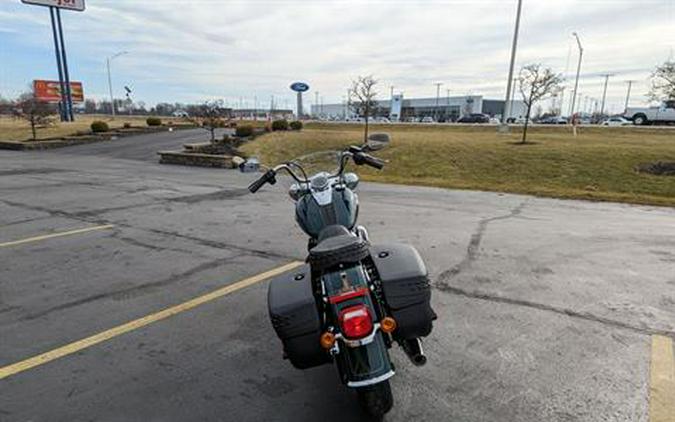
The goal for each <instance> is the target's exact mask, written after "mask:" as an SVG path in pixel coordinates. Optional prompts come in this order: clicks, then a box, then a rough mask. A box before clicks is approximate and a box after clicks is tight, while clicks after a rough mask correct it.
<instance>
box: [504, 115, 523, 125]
mask: <svg viewBox="0 0 675 422" xmlns="http://www.w3.org/2000/svg"><path fill="white" fill-rule="evenodd" d="M506 123H511V124H515V125H524V124H525V118H524V117H523V116H518V117H509V118H508V119H506Z"/></svg>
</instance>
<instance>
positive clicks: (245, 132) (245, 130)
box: [234, 125, 253, 138]
mask: <svg viewBox="0 0 675 422" xmlns="http://www.w3.org/2000/svg"><path fill="white" fill-rule="evenodd" d="M234 134H235V135H237V136H238V137H240V138H245V137H247V136H251V135H253V126H251V125H239V126H237V129H236V130H235V132H234Z"/></svg>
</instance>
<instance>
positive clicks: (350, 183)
mask: <svg viewBox="0 0 675 422" xmlns="http://www.w3.org/2000/svg"><path fill="white" fill-rule="evenodd" d="M342 179H343V180H344V182H345V185H346V186H347V188H349V189H350V190H354V189H356V187H357V186H358V185H359V176H357V175H356V173H345V174H344V176H342Z"/></svg>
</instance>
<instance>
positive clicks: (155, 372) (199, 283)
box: [0, 131, 675, 422]
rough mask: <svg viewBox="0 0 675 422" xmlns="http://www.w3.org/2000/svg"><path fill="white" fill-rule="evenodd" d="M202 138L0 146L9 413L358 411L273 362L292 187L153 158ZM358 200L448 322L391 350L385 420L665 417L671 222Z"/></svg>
mask: <svg viewBox="0 0 675 422" xmlns="http://www.w3.org/2000/svg"><path fill="white" fill-rule="evenodd" d="M202 134H203V132H200V131H181V132H173V133H169V134H156V135H146V136H141V137H134V138H125V139H120V140H118V141H114V143H113V142H109V143H102V144H95V145H83V146H76V147H71V148H68V149H62V150H59V151H51V152H9V151H0V378H1V379H0V420H1V421H3V422H4V421H80V420H96V421H130V420H144V421H186V420H208V421H235V420H236V421H260V420H271V421H277V420H279V421H286V420H294V421H299V420H302V421H304V420H307V421H316V420H323V421H358V420H365V418H364V416H363V415H362V414H361V412H360V411H359V409H358V406H357V405H356V401H355V400H354V397H353V395H352V394H351V392H350V391H348V390H346V389H345V388H343V387H342V386H340V385H339V383H338V381H337V377H336V375H335V372H334V369H333V368H331V367H322V368H317V369H313V370H309V371H299V370H295V369H294V368H292V367H291V365H290V364H289V363H288V362H286V361H284V360H282V358H281V351H280V344H279V342H278V340H277V339H276V337H275V335H274V332H273V330H272V328H271V326H270V324H269V321H268V317H267V308H266V289H267V283H266V281H264V280H259V279H255V278H254V279H251V277H256V276H257V275H258V274H260V273H263V272H266V271H270V270H274V269H275V268H278V267H281V266H283V265H286V264H288V263H292V262H295V261H298V260H302V259H304V251H305V246H306V239H305V238H304V236H303V235H302V233H301V231H300V229H299V228H297V227H296V226H295V223H294V221H293V209H292V203H291V201H290V199H288V196H287V195H286V192H285V191H284V189H283V187H281V186H279V185H277V186H276V187H265V188H264V189H263V190H262V191H261V192H260V193H259V194H257V195H250V194H248V192H247V191H246V189H245V187H246V186H247V184H248V182H250V181H251V179H252V178H253V176H252V175H244V174H240V173H238V172H235V171H225V170H212V169H201V168H187V167H177V166H162V165H159V164H157V163H156V157H155V154H154V151H156V150H158V149H165V148H169V147H172V146H178V145H180V144H181V143H183V142H186V141H189V140H192V138H198V139H199V138H200V136H201V135H202ZM282 184H283V183H280V185H282ZM360 200H361V212H360V219H361V223H362V224H364V225H366V226H367V227H368V228H369V230H370V234H371V238H372V239H373V240H374V241H402V242H408V243H411V244H413V245H414V246H416V247H417V248H418V249H419V250H420V252H421V253H422V255H423V256H424V258H425V259H426V261H427V264H428V266H429V268H430V272H431V275H432V279H433V283H434V287H435V289H434V293H433V295H434V297H433V305H434V308H435V310H436V312H437V313H438V315H439V320H438V321H437V324H436V326H435V330H434V332H433V333H432V335H431V336H430V337H429V338H428V339H427V340H426V342H425V346H426V351H427V355H428V359H429V363H428V364H427V365H426V366H425V367H423V368H415V367H413V366H412V365H410V364H409V363H408V362H407V361H406V358H405V356H404V355H403V353H402V352H400V351H398V350H395V349H394V350H393V351H392V358H393V360H394V362H395V363H396V365H397V375H396V376H395V377H394V378H393V381H392V385H393V389H394V396H395V400H396V404H395V408H394V409H393V411H392V412H391V413H390V414H389V415H388V416H387V418H386V420H388V421H411V420H413V421H496V420H502V421H648V420H650V402H651V403H652V410H651V412H652V418H653V417H654V415H656V417H659V416H663V415H665V417H666V418H667V417H671V419H662V420H672V415H675V397H673V400H669V399H668V398H669V397H671V396H670V394H672V393H674V392H675V382H674V381H673V378H675V374H673V373H670V372H669V371H672V370H673V367H672V365H673V364H672V361H673V346H672V339H674V338H675V210H673V209H671V208H659V207H645V206H630V205H619V204H611V203H591V202H583V201H562V200H553V199H543V198H533V197H526V196H518V195H504V194H497V193H486V192H470V191H451V190H441V189H432V188H412V187H405V186H386V185H379V184H363V185H362V186H361V187H360ZM242 280H245V281H247V280H248V281H249V282H250V283H247V284H248V285H245V286H243V287H241V288H240V287H239V286H242V285H237V284H235V283H238V282H240V281H242ZM226 286H234V287H231V288H230V290H227V291H223V290H222V288H224V287H226ZM219 289H221V290H219ZM214 291H215V292H220V293H219V294H217V295H216V296H215V297H212V298H210V299H209V300H205V301H201V302H199V303H196V304H195V303H194V302H190V301H191V300H193V299H194V298H202V297H204V295H208V294H210V293H212V292H214ZM192 305H194V306H192ZM166 309H172V312H170V315H168V314H162V315H161V316H162V318H158V317H157V318H155V319H152V318H151V319H152V320H151V321H149V320H147V319H143V318H148V316H153V315H155V316H156V315H157V313H158V312H162V311H163V310H166ZM129 323H131V325H128V324H129ZM125 324H127V325H125ZM121 326H122V327H124V329H123V330H119V331H113V332H110V331H108V330H110V329H114V328H115V327H121ZM91 336H99V337H96V339H97V340H99V341H97V342H95V344H94V343H92V345H91V346H90V347H86V346H87V345H86V344H84V343H82V342H81V340H83V339H87V338H91ZM53 351H58V353H56V355H55V354H52V355H48V356H50V359H46V358H45V359H43V361H40V359H37V360H32V361H30V359H31V358H34V357H36V356H39V355H41V354H43V353H49V352H53ZM59 353H60V354H61V355H59ZM28 362H31V363H30V364H29V363H28ZM22 363H23V364H22ZM650 365H651V370H650ZM3 371H4V372H3ZM670 412H672V413H670ZM652 420H653V419H652Z"/></svg>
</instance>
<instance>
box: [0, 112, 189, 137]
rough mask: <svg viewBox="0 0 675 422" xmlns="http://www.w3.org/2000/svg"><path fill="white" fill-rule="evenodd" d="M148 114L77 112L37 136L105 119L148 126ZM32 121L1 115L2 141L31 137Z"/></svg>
mask: <svg viewBox="0 0 675 422" xmlns="http://www.w3.org/2000/svg"><path fill="white" fill-rule="evenodd" d="M146 119H147V116H119V115H118V116H117V117H116V118H115V120H111V119H110V116H104V115H89V114H84V115H83V114H76V115H75V121H74V122H57V123H56V124H54V125H51V126H47V127H38V129H37V138H38V139H46V138H54V137H59V136H69V135H75V134H76V133H77V132H79V131H88V130H89V129H90V125H91V123H92V122H93V121H94V120H103V121H105V122H106V123H108V126H110V128H111V129H117V128H121V127H123V126H124V123H131V124H132V125H133V126H147V125H146V123H145V120H146ZM169 121H173V122H174V123H179V122H180V121H182V119H179V118H173V119H172V118H166V117H164V118H162V122H163V123H167V122H169ZM32 137H33V134H32V133H31V129H30V123H28V121H26V120H19V119H14V118H11V117H7V116H0V141H25V140H28V139H31V138H32Z"/></svg>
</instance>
